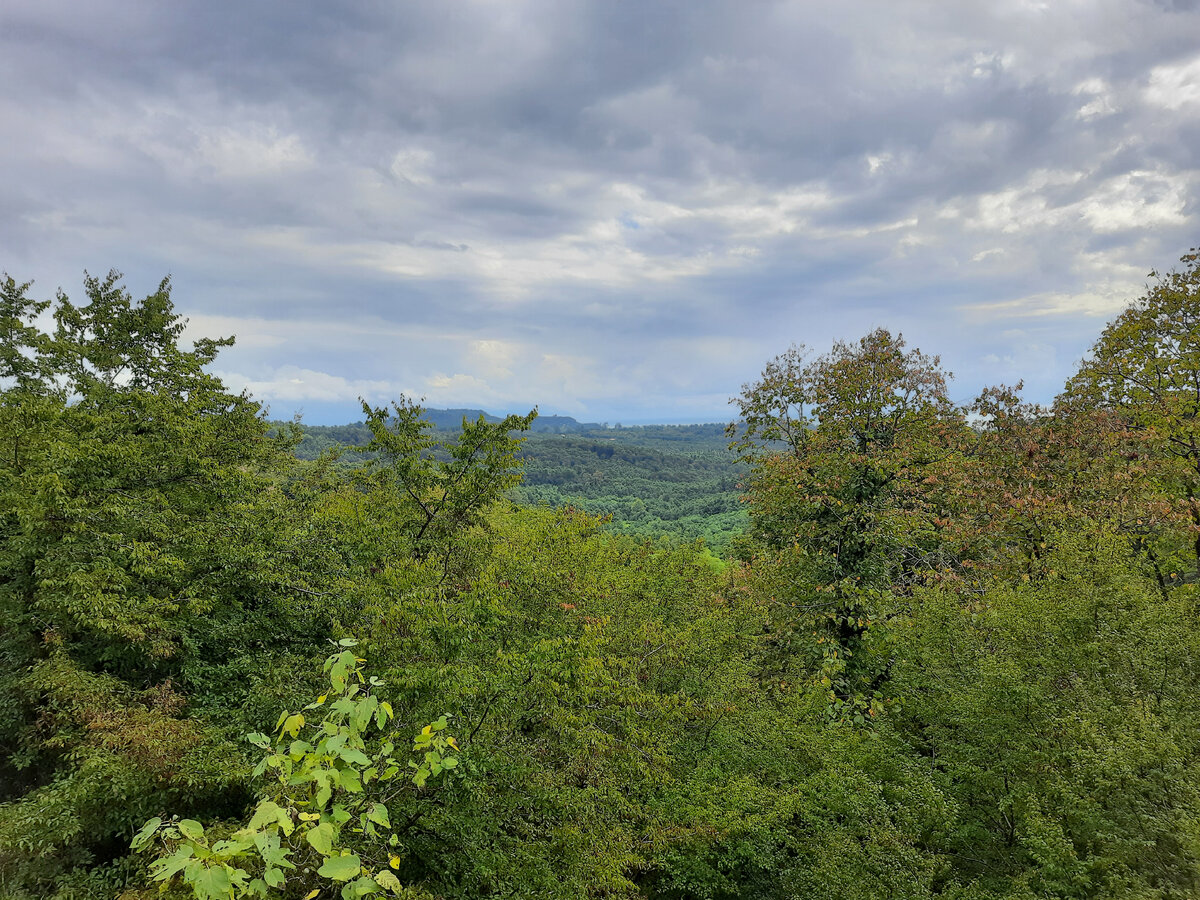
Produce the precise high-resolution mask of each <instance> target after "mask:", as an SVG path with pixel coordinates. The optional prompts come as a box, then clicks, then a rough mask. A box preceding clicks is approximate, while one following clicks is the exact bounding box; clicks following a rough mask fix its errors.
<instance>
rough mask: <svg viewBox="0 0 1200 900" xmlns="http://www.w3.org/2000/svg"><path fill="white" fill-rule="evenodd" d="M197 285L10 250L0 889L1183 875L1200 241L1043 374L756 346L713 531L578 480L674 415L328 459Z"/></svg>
mask: <svg viewBox="0 0 1200 900" xmlns="http://www.w3.org/2000/svg"><path fill="white" fill-rule="evenodd" d="M48 316H52V318H48ZM47 321H50V322H51V325H50V327H49V330H44V329H43V327H42V324H43V323H45V322H47ZM182 325H183V323H182V320H181V319H180V318H179V316H178V314H177V313H176V311H175V308H174V305H173V301H172V298H171V294H170V285H169V284H168V283H167V282H163V284H162V285H161V286H160V288H159V289H158V290H157V291H156V292H155V293H153V294H151V295H150V296H148V297H145V298H144V299H141V300H135V299H134V298H133V297H132V296H131V295H130V294H129V293H128V292H127V291H126V290H125V289H124V288H123V287H122V286H121V284H120V281H119V276H118V275H117V274H116V273H113V274H110V275H109V276H108V277H106V278H103V279H96V278H89V279H88V280H87V281H86V283H85V285H84V291H83V297H82V299H81V300H80V301H78V302H73V301H71V300H69V299H68V298H67V297H65V296H61V295H60V296H59V297H58V299H56V300H54V301H47V300H38V299H37V297H36V294H35V293H34V292H33V289H32V288H31V286H30V285H28V284H23V283H20V282H17V281H15V280H13V279H12V278H6V280H4V281H3V282H0V333H2V334H3V335H4V340H3V343H2V344H0V384H2V385H3V393H2V394H0V495H2V502H0V621H2V622H3V631H2V632H0V897H5V898H13V900H29V898H57V900H68V898H94V897H100V898H104V897H107V898H112V897H120V898H122V900H136V898H151V897H163V896H165V897H178V898H188V897H197V898H230V897H235V898H236V897H279V898H306V900H318V898H332V897H341V898H356V897H376V896H379V897H383V896H394V897H407V898H411V900H415V898H464V900H465V898H481V897H510V898H579V897H596V898H600V897H606V898H613V897H631V898H632V897H641V898H658V900H668V898H670V900H692V898H695V900H700V898H706V900H717V898H721V900H732V898H747V900H749V898H756V900H757V898H779V900H783V898H806V897H838V898H885V897H886V898H918V897H920V898H928V897H944V898H957V900H968V898H969V900H984V898H1113V900H1116V898H1146V900H1149V898H1156V900H1167V898H1188V897H1195V896H1197V895H1198V894H1200V768H1198V765H1197V764H1198V761H1200V721H1198V719H1200V706H1198V705H1197V703H1196V701H1195V696H1196V693H1197V689H1198V688H1200V623H1198V621H1197V591H1198V590H1200V588H1198V587H1197V582H1198V581H1200V438H1198V435H1197V427H1198V424H1197V423H1198V422H1200V258H1198V257H1197V256H1195V255H1189V256H1186V257H1184V259H1183V264H1182V267H1181V269H1180V270H1179V271H1177V272H1174V273H1171V274H1168V275H1165V276H1161V277H1156V280H1155V281H1154V282H1153V284H1152V285H1151V287H1150V289H1149V290H1148V292H1147V294H1146V295H1145V296H1144V297H1142V298H1140V299H1138V300H1136V301H1135V302H1133V303H1132V304H1131V305H1130V307H1129V308H1128V309H1127V311H1126V312H1124V313H1123V314H1122V315H1121V316H1120V317H1119V318H1117V319H1116V320H1115V321H1113V322H1112V323H1111V324H1110V325H1109V326H1108V327H1107V328H1105V329H1104V331H1103V332H1102V334H1100V335H1099V337H1098V340H1097V343H1096V345H1095V348H1094V350H1093V352H1092V353H1091V355H1090V356H1089V357H1088V359H1087V360H1086V361H1085V362H1083V363H1082V364H1081V365H1080V367H1079V369H1078V372H1077V373H1076V374H1075V375H1074V376H1073V377H1072V378H1071V380H1070V381H1069V382H1068V383H1067V384H1066V385H1065V386H1064V388H1063V392H1062V394H1061V396H1060V397H1059V398H1058V399H1057V400H1056V402H1055V403H1054V404H1053V405H1052V406H1051V407H1048V408H1045V407H1041V406H1038V405H1035V404H1031V403H1028V402H1026V401H1025V400H1023V399H1022V397H1021V390H1020V386H1019V385H1018V386H996V387H993V388H989V389H987V390H985V391H983V392H982V393H981V394H980V396H979V397H978V398H977V400H976V401H975V402H974V403H973V404H971V405H970V406H969V407H967V408H963V407H960V406H957V405H955V404H954V403H952V402H951V401H950V400H949V398H948V394H947V388H946V378H947V376H946V373H945V372H944V371H943V370H942V369H941V366H940V363H939V361H938V359H937V358H936V357H934V356H931V355H928V354H925V353H922V352H920V351H918V350H915V349H911V348H909V347H908V346H907V345H906V344H905V342H904V341H903V339H901V338H900V337H899V336H897V335H893V334H891V333H889V332H887V331H886V330H883V329H878V330H875V331H872V332H871V333H869V334H867V335H866V336H864V337H863V338H861V339H860V340H857V341H854V342H847V343H838V344H835V345H834V346H833V347H832V348H831V349H829V350H828V351H827V352H825V353H822V354H815V353H810V352H808V351H806V350H805V349H804V348H802V347H797V348H795V349H793V350H792V351H789V352H788V353H786V354H784V355H783V356H781V357H779V358H777V359H775V360H772V361H770V362H769V363H767V365H766V367H765V368H764V370H763V373H762V376H761V378H760V379H758V380H757V381H755V382H753V383H751V384H748V385H746V386H744V388H743V389H742V392H741V395H740V397H739V400H738V401H737V405H738V409H737V411H736V416H737V418H738V420H739V422H740V423H741V424H740V426H739V427H738V428H737V429H735V434H734V435H733V438H732V440H733V442H734V448H735V451H736V453H737V456H738V458H739V459H740V464H741V465H742V466H744V467H745V470H744V471H745V475H744V478H745V484H746V488H745V490H746V494H747V500H748V503H747V516H748V519H747V525H746V529H745V531H744V533H742V534H741V535H739V537H738V538H737V539H736V540H735V541H734V542H733V544H732V546H731V548H730V560H731V563H730V565H728V566H727V567H724V568H722V567H717V566H714V565H712V562H711V558H710V557H709V556H708V555H707V554H706V553H705V552H703V550H702V549H699V548H697V547H694V546H691V545H689V544H687V543H685V542H674V543H672V542H663V541H654V540H647V539H642V538H639V537H633V536H630V535H627V534H621V533H614V532H613V531H612V530H607V529H605V528H604V527H603V523H602V522H601V520H600V519H598V518H596V517H594V516H592V515H590V514H589V513H588V512H586V511H584V510H583V509H581V508H580V507H581V506H582V505H584V503H583V501H589V502H592V501H594V502H595V503H596V507H595V508H598V509H602V508H603V507H602V506H601V505H600V504H601V502H602V500H603V498H605V497H629V496H632V495H636V494H637V493H638V492H639V491H651V490H652V479H646V478H644V477H643V473H647V472H658V473H659V474H660V475H662V477H661V478H658V481H661V482H666V481H668V480H669V479H668V478H667V477H666V475H665V474H664V473H665V472H666V471H667V470H670V471H673V472H678V471H681V470H679V469H678V468H674V467H678V466H680V465H681V464H682V462H686V463H687V465H688V466H690V467H691V468H690V469H689V470H688V483H689V484H692V485H701V484H706V483H708V482H711V483H712V486H713V489H714V491H713V497H715V498H720V497H721V496H722V495H723V494H725V493H728V492H729V491H731V490H732V486H731V483H730V482H729V481H728V480H723V479H725V477H726V476H724V475H718V474H717V473H718V472H719V471H727V470H722V469H720V468H719V466H718V465H717V464H716V462H715V461H714V459H715V458H714V457H710V456H708V455H706V454H709V453H710V452H712V453H715V452H716V451H715V450H711V451H710V450H709V449H705V450H701V451H695V452H693V451H690V450H688V441H686V440H685V441H682V442H680V443H681V444H682V448H681V449H679V450H678V451H676V450H675V449H673V448H672V447H671V446H669V445H670V444H671V442H672V441H673V440H674V438H675V437H676V435H675V434H674V433H673V432H671V430H670V429H664V430H661V431H653V430H651V431H647V432H646V433H645V434H643V435H642V437H643V438H644V440H643V441H642V443H640V444H638V443H636V442H633V441H627V442H616V441H614V442H612V443H610V444H608V445H607V446H608V447H609V448H611V450H612V454H611V456H609V457H606V456H605V455H604V450H605V445H604V444H603V443H602V442H603V441H604V440H605V438H606V436H607V433H606V432H604V431H599V432H593V433H590V434H587V435H579V436H563V437H559V436H546V437H544V438H538V440H541V441H545V442H546V443H545V444H544V445H539V444H536V443H535V442H534V440H533V439H526V440H525V441H524V443H523V439H522V434H523V433H524V432H525V431H526V430H527V429H528V428H529V426H530V425H531V424H532V423H533V421H534V414H533V413H532V412H531V413H530V415H528V416H509V417H507V418H505V419H502V420H500V421H488V420H487V419H486V418H477V419H475V420H474V421H468V422H467V423H466V424H465V425H464V427H463V428H462V429H461V430H460V431H459V432H457V433H449V432H444V431H435V430H433V429H432V428H431V427H430V425H429V423H428V422H427V421H425V420H424V419H423V417H422V413H423V411H422V410H421V408H420V407H419V406H416V405H414V404H412V403H411V402H409V401H406V400H404V399H403V398H399V399H398V401H397V403H396V404H394V405H392V406H389V407H383V408H375V407H371V406H365V407H364V410H363V415H364V426H365V428H366V430H367V431H368V432H369V440H368V441H367V444H366V449H367V450H368V452H367V453H366V454H364V455H363V456H362V458H361V465H356V466H345V465H339V464H338V463H337V462H336V461H335V460H333V459H332V458H331V457H328V456H323V457H319V458H317V459H313V460H305V459H299V458H297V456H296V452H295V451H296V445H297V443H298V442H299V441H300V439H301V435H300V433H299V430H298V429H291V428H288V427H282V428H278V427H274V426H272V423H270V422H268V421H266V420H265V418H264V417H263V415H262V413H261V410H260V407H259V406H258V404H256V403H255V402H254V400H253V399H252V398H250V397H248V396H245V395H241V394H237V393H233V392H231V391H230V390H229V389H228V388H227V387H226V386H225V385H223V384H222V383H221V382H220V381H219V380H218V379H217V378H216V377H214V376H213V375H212V374H211V373H210V372H209V371H208V366H209V365H210V364H211V363H212V362H213V361H214V360H215V359H216V358H217V356H218V354H219V352H220V350H221V349H222V348H223V347H224V346H227V345H228V344H229V343H230V342H229V341H226V340H219V339H208V340H201V341H198V342H197V343H195V345H194V346H190V347H188V346H185V345H183V344H181V342H180V336H181V332H182ZM337 439H338V440H342V438H337ZM526 454H528V457H529V469H530V470H531V471H533V470H535V469H537V467H539V466H540V472H541V473H543V474H542V475H540V476H539V477H540V478H541V479H542V482H541V483H538V482H537V481H536V479H535V480H534V481H533V483H526V484H525V485H524V486H523V487H521V486H520V477H521V461H522V458H523V457H524V456H525V455H526ZM591 457H595V462H592V460H591ZM535 461H536V465H535V464H534V463H535ZM614 461H615V462H614ZM681 461H682V462H681ZM601 463H612V464H613V465H610V466H607V467H605V466H602V465H600V464H601ZM589 466H591V467H592V468H590V469H589ZM568 470H569V471H570V473H571V476H570V483H571V484H572V485H581V484H582V485H588V484H589V482H588V478H592V479H593V481H594V482H595V485H593V486H594V487H595V490H596V491H600V490H601V489H602V488H603V489H606V490H607V489H608V488H609V487H616V488H619V490H613V492H612V493H611V494H607V493H606V494H601V493H597V494H596V495H595V497H589V496H588V495H587V494H586V492H585V491H584V490H583V489H580V490H579V496H580V497H581V500H580V502H574V501H572V502H571V506H570V507H568V508H563V509H554V508H551V507H550V506H530V505H528V504H517V503H514V502H513V501H512V500H511V499H510V498H511V497H512V496H514V494H512V492H513V491H520V492H522V493H521V494H520V496H522V497H524V498H525V499H531V500H541V499H547V500H552V501H554V502H558V499H559V495H557V494H554V493H552V492H551V491H550V490H549V489H550V488H555V487H557V485H556V484H555V483H554V481H553V479H554V478H555V477H557V476H556V475H555V473H560V474H561V476H562V478H563V479H564V481H563V482H562V483H563V484H566V483H567V481H566V480H565V479H567V475H566V473H567V471H568ZM589 473H591V474H589ZM595 473H601V474H602V475H603V478H597V477H595ZM639 479H642V480H639ZM573 489H574V488H573ZM589 489H590V488H589ZM705 490H707V488H706V489H705ZM539 491H546V493H545V494H544V495H539V494H538V492H539ZM681 496H682V492H681ZM643 502H645V503H647V505H649V499H648V498H645V497H644V498H643ZM682 502H683V501H682V500H681V504H682ZM693 502H694V503H696V504H697V505H696V506H695V507H688V508H689V509H693V508H694V509H695V510H696V514H697V515H702V514H706V513H705V508H704V507H702V506H701V505H700V504H702V503H703V491H702V490H698V491H697V492H696V493H694V494H688V495H687V503H693ZM713 502H714V506H713V507H712V509H713V510H716V511H717V513H718V514H719V515H724V514H726V513H727V510H726V509H725V507H724V506H721V504H720V503H717V502H716V500H714V501H713ZM721 502H722V503H723V502H724V501H721ZM631 508H632V507H631ZM612 512H613V513H614V515H626V514H627V513H628V512H629V510H626V509H623V508H618V509H613V510H612Z"/></svg>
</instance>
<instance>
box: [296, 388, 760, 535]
mask: <svg viewBox="0 0 1200 900" xmlns="http://www.w3.org/2000/svg"><path fill="white" fill-rule="evenodd" d="M431 413H435V414H431ZM480 416H484V417H485V418H486V419H488V420H489V421H491V422H498V421H500V419H499V417H497V416H489V415H488V414H487V413H484V412H483V411H482V410H437V411H431V410H427V411H426V418H427V419H428V420H429V421H430V423H431V424H432V425H433V426H434V430H436V431H439V432H449V433H450V434H448V435H447V437H450V436H451V435H452V434H453V433H456V432H457V431H458V430H459V429H460V428H461V426H462V422H463V420H464V419H467V420H468V421H472V420H474V419H477V418H479V417H480ZM556 418H557V419H558V420H559V421H560V422H561V421H562V419H563V418H565V417H556ZM539 421H541V417H539V418H538V419H535V420H534V424H535V425H536V424H537V423H538V422H539ZM570 421H572V422H574V421H575V420H574V419H572V420H570ZM277 427H282V423H280V424H279V425H278V426H277ZM300 427H301V439H300V443H299V444H297V446H296V450H295V453H296V456H298V457H299V458H301V459H308V460H315V459H317V458H318V457H319V456H320V455H321V454H322V453H328V452H331V451H334V452H336V451H339V450H341V451H345V450H346V448H362V447H365V446H366V445H367V444H368V443H369V442H370V440H371V431H370V429H369V428H367V426H366V423H361V422H360V423H355V424H352V425H335V426H320V425H317V426H313V425H303V424H302V425H301V426H300ZM557 427H561V426H556V428H557ZM725 431H726V429H725V426H724V425H646V426H637V427H629V428H622V427H620V426H618V427H616V428H596V427H592V426H584V425H579V424H578V423H576V424H575V426H574V427H573V428H572V430H571V431H569V432H561V433H560V432H558V431H555V432H552V433H546V432H537V431H533V430H531V433H530V434H529V435H528V436H527V437H526V438H525V440H524V442H523V443H522V445H521V448H520V450H519V451H518V452H517V455H518V458H519V459H520V461H521V464H522V472H523V477H522V479H521V484H520V485H518V486H517V487H514V488H513V489H512V490H511V491H510V492H509V497H510V498H511V499H513V500H516V501H517V502H518V503H522V504H526V505H531V506H539V505H541V506H550V507H554V508H558V507H565V506H572V507H576V508H578V509H581V510H583V511H584V512H587V513H590V514H592V515H598V516H604V517H607V521H606V523H605V528H606V529H608V530H610V531H615V532H619V533H624V534H632V535H640V536H643V537H659V536H669V537H671V538H673V539H676V540H682V541H688V542H690V541H695V540H704V541H705V543H706V544H707V546H709V547H710V548H711V549H713V550H715V551H716V552H718V553H723V552H725V551H726V550H727V549H728V547H729V544H730V541H732V539H733V538H734V537H735V536H736V535H738V534H740V533H741V532H743V531H744V530H745V527H746V522H747V518H746V511H745V509H744V507H743V504H742V503H741V502H740V495H739V488H738V486H739V484H740V483H741V480H742V479H743V478H744V476H745V473H746V469H745V466H744V465H743V464H742V463H741V461H740V460H739V459H738V457H737V454H736V453H734V452H733V451H732V450H730V448H729V440H728V438H727V437H726V434H725ZM340 459H341V461H342V463H343V464H348V465H356V464H357V463H358V461H359V460H360V459H361V456H360V455H359V454H358V453H355V452H343V453H342V455H341V457H340Z"/></svg>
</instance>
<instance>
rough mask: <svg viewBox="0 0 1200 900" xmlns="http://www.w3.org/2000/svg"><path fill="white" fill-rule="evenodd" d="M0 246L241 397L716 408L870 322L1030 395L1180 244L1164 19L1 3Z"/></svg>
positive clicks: (1192, 154) (1188, 62) (1189, 92)
mask: <svg viewBox="0 0 1200 900" xmlns="http://www.w3.org/2000/svg"><path fill="white" fill-rule="evenodd" d="M0 129H2V134H0V269H4V270H6V271H8V272H9V273H10V274H11V275H13V276H14V277H15V278H17V279H18V280H22V281H24V280H29V279H34V280H35V289H34V292H33V293H34V294H35V295H37V296H50V295H51V294H52V293H53V292H54V289H55V288H57V287H59V286H61V287H62V288H63V289H64V290H65V291H66V292H67V293H68V294H69V295H73V296H77V295H78V294H79V290H80V284H81V281H82V277H83V272H84V270H88V271H90V272H92V273H93V274H103V273H105V272H107V271H108V270H109V269H110V268H117V269H120V270H121V271H123V272H124V273H125V275H126V283H127V285H128V286H129V288H130V290H132V291H133V292H134V293H135V294H139V295H144V294H146V293H149V292H151V291H152V290H153V289H154V288H155V287H156V285H157V283H158V281H159V279H161V278H162V276H163V275H166V274H168V273H170V274H171V275H172V277H173V282H174V285H175V292H174V297H175V301H176V305H177V308H178V309H179V310H180V311H182V312H183V313H184V314H185V315H187V316H188V317H189V318H190V321H191V328H192V329H193V331H194V333H195V334H197V335H210V336H218V335H227V334H234V335H236V336H237V346H236V347H235V348H233V349H232V350H227V351H226V352H225V353H224V354H223V356H222V357H221V358H220V359H219V360H218V362H217V365H216V368H217V370H218V371H219V372H220V373H221V374H222V375H223V376H224V377H225V379H226V381H227V383H228V384H230V385H231V386H233V387H237V388H240V387H244V386H246V387H249V388H250V390H251V391H252V393H253V394H254V395H255V396H256V397H257V398H258V399H260V400H263V401H265V402H267V403H269V405H270V409H271V414H272V415H273V416H276V417H280V418H283V417H288V416H291V415H292V414H293V413H295V412H297V411H302V412H303V413H304V418H305V420H306V421H308V422H310V423H313V424H325V423H334V422H345V421H351V420H354V419H357V418H360V417H361V415H360V412H359V410H358V408H357V404H356V398H357V397H358V396H360V395H362V396H365V397H367V398H368V399H369V400H371V401H373V402H376V403H384V402H386V401H388V400H389V399H391V398H393V397H395V396H397V395H399V394H400V393H402V392H403V393H405V394H408V395H409V396H411V397H415V398H420V397H424V398H425V399H426V401H427V403H428V405H433V406H479V407H483V408H486V409H489V410H491V411H494V412H504V411H511V410H527V409H528V408H529V407H530V406H532V405H534V404H537V405H539V406H540V407H541V410H542V411H543V412H544V413H562V414H567V415H574V416H576V417H577V418H581V419H585V420H593V421H605V420H607V421H612V422H615V421H622V422H625V423H631V422H688V421H692V422H694V421H722V420H726V419H728V418H729V417H730V415H731V411H730V408H729V406H728V400H729V398H730V397H731V396H732V395H734V394H736V393H737V392H738V391H739V388H740V386H741V384H742V383H743V382H745V381H747V380H750V379H752V378H754V377H755V376H756V375H757V373H758V372H759V371H761V369H762V366H763V364H764V363H765V362H766V361H767V360H768V359H769V358H771V357H773V356H775V355H776V354H778V353H780V352H782V351H784V350H785V349H787V347H788V345H789V344H791V343H793V342H796V343H804V344H807V345H808V346H810V347H812V348H814V349H816V350H818V351H823V350H826V349H828V347H829V346H830V344H831V342H832V341H833V340H834V339H837V338H844V339H851V340H852V339H855V338H857V337H859V336H861V335H862V334H864V333H866V332H867V331H868V330H870V329H871V328H873V327H876V326H884V327H888V328H891V329H892V330H893V331H901V332H903V334H904V336H905V338H906V339H907V340H908V342H909V345H910V346H917V347H920V349H922V350H924V351H926V352H929V353H938V354H941V356H942V360H943V363H944V364H945V366H946V367H947V368H948V369H950V370H951V371H952V372H954V374H955V379H954V381H953V382H952V386H953V393H954V395H955V396H956V398H958V399H962V400H966V399H969V398H970V397H972V396H974V395H975V394H976V393H977V392H978V390H979V389H980V388H981V387H982V386H984V385H986V384H992V383H996V382H1005V383H1012V382H1015V381H1017V380H1018V379H1022V378H1023V379H1024V380H1025V382H1026V385H1027V387H1028V392H1027V393H1028V395H1029V396H1031V397H1032V398H1033V399H1041V400H1049V399H1051V398H1052V397H1053V396H1054V394H1055V393H1056V392H1057V391H1058V390H1059V388H1060V387H1061V385H1062V383H1063V381H1064V380H1065V378H1066V377H1067V376H1068V375H1069V374H1070V372H1071V371H1072V370H1073V369H1074V366H1075V364H1076V362H1077V361H1078V360H1079V359H1080V357H1081V356H1082V355H1083V353H1084V352H1086V349H1087V347H1088V346H1089V345H1090V344H1091V342H1092V341H1093V340H1094V339H1095V337H1096V336H1097V335H1098V333H1099V331H1100V330H1101V328H1102V327H1103V326H1104V324H1105V322H1106V321H1107V320H1108V319H1110V318H1111V317H1112V316H1113V315H1114V314H1116V313H1117V312H1119V311H1120V309H1121V308H1122V306H1123V305H1124V303H1126V302H1127V301H1129V300H1131V299H1134V298H1136V297H1137V296H1138V295H1140V294H1141V293H1143V292H1144V289H1145V285H1146V282H1147V273H1148V272H1149V271H1150V270H1151V269H1152V268H1157V269H1160V270H1166V269H1170V268H1171V266H1172V265H1173V264H1174V263H1175V262H1176V261H1177V260H1178V258H1179V256H1180V255H1182V254H1183V253H1184V252H1186V251H1187V250H1188V248H1189V247H1191V246H1193V245H1194V244H1196V243H1200V240H1198V237H1200V229H1198V227H1197V226H1198V224H1200V216H1198V209H1197V191H1198V188H1200V158H1198V156H1200V11H1198V10H1197V8H1196V4H1195V3H1193V2H1183V0H1175V2H1166V0H1160V2H1143V0H1085V2H1078V0H1047V2H1017V0H1013V2H990V3H989V2H953V0H929V2H906V0H880V2H847V3H842V4H831V3H813V2H794V3H783V2H779V3H775V2H755V0H737V2H721V3H706V2H699V0H681V2H656V0H645V2H622V0H594V2H570V0H552V2H551V0H547V2H541V3H524V2H519V0H491V2H474V3H457V2H448V0H436V2H435V0H429V2H423V3H416V2H400V0H392V2H355V3H336V2H330V0H310V2H297V0H292V2H287V3H282V2H280V3H249V2H245V0H238V2H232V0H198V2H187V0H172V2H169V3H163V2H151V0H146V2H136V3H135V2H117V0H88V2H80V0H4V2H3V3H0Z"/></svg>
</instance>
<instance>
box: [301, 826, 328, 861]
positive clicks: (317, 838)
mask: <svg viewBox="0 0 1200 900" xmlns="http://www.w3.org/2000/svg"><path fill="white" fill-rule="evenodd" d="M304 838H305V840H307V841H308V842H309V843H310V844H312V847H313V849H314V850H316V851H317V852H318V853H320V854H321V855H322V856H328V855H329V854H330V853H332V852H333V838H334V830H333V823H332V822H322V823H321V824H320V825H318V826H317V827H316V828H310V829H309V830H308V833H307V834H305V835H304Z"/></svg>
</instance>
